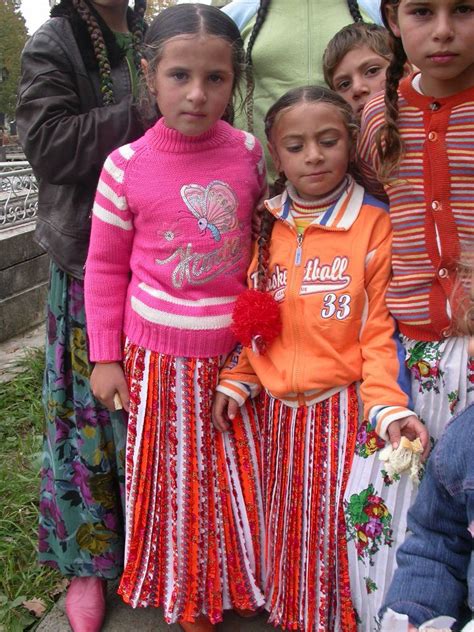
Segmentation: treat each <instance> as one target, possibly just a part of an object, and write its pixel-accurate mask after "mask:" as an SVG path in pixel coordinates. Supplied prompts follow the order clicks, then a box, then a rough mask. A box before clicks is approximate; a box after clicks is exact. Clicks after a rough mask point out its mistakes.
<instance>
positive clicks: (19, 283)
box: [0, 222, 49, 342]
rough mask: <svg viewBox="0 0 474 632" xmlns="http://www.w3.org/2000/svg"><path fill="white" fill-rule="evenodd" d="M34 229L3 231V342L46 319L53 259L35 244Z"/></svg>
mask: <svg viewBox="0 0 474 632" xmlns="http://www.w3.org/2000/svg"><path fill="white" fill-rule="evenodd" d="M34 227H35V223H34V222H28V223H27V224H23V225H21V226H17V227H12V228H6V229H2V230H0V342H1V341H4V340H8V339H9V338H12V337H13V336H16V335H17V334H19V333H22V332H23V331H26V330H28V329H30V328H32V327H34V326H36V325H38V324H39V323H40V322H42V321H43V320H44V318H45V305H46V294H47V283H48V270H49V258H48V255H47V254H46V253H45V252H44V250H42V248H40V247H39V246H38V245H37V244H36V243H35V242H34V241H33V234H34Z"/></svg>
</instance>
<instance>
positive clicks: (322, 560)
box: [263, 386, 362, 632]
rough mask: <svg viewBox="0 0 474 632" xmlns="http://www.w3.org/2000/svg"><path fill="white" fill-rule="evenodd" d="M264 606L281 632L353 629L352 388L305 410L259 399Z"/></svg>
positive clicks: (355, 404) (355, 418) (356, 413)
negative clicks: (349, 531)
mask: <svg viewBox="0 0 474 632" xmlns="http://www.w3.org/2000/svg"><path fill="white" fill-rule="evenodd" d="M263 414H264V423H265V426H264V428H265V432H264V439H263V440H264V458H263V481H264V503H265V533H266V555H265V559H266V577H267V583H266V609H267V610H268V611H269V612H270V619H269V621H270V623H273V624H274V625H278V626H281V627H282V628H283V629H286V630H304V631H305V632H316V631H317V632H336V631H337V632H341V631H342V632H354V631H355V630H356V623H355V617H354V609H353V606H352V601H351V595H350V585H349V571H348V561H347V551H346V526H345V521H344V513H343V507H342V499H343V496H344V489H345V486H346V483H347V479H348V476H349V470H350V467H351V461H352V457H353V451H354V446H355V438H356V433H357V428H358V425H359V417H360V415H361V414H362V413H361V411H360V407H359V401H358V397H357V390H356V387H355V386H350V387H349V388H348V389H346V390H344V391H342V392H340V393H337V394H336V395H333V396H332V397H329V398H328V399H326V400H325V401H322V402H319V403H317V404H314V405H312V406H310V407H305V406H301V407H299V408H289V407H288V406H286V405H285V404H283V403H282V402H281V401H279V400H276V399H273V398H272V397H270V396H268V395H266V396H265V399H264V412H263Z"/></svg>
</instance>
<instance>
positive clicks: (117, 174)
mask: <svg viewBox="0 0 474 632" xmlns="http://www.w3.org/2000/svg"><path fill="white" fill-rule="evenodd" d="M104 171H107V173H108V174H109V175H110V176H112V178H113V179H114V180H115V181H116V182H118V183H119V184H122V182H123V176H124V173H125V172H124V170H123V169H120V167H117V165H116V164H115V163H114V161H113V160H112V157H111V156H109V157H108V158H107V160H106V161H105V162H104Z"/></svg>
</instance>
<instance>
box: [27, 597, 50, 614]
mask: <svg viewBox="0 0 474 632" xmlns="http://www.w3.org/2000/svg"><path fill="white" fill-rule="evenodd" d="M21 605H22V606H23V608H26V609H27V610H28V612H31V614H34V615H35V617H38V618H39V617H42V616H43V614H44V612H45V610H46V604H45V603H44V601H43V600H42V599H36V598H34V599H27V600H26V601H24V602H23V603H22V604H21Z"/></svg>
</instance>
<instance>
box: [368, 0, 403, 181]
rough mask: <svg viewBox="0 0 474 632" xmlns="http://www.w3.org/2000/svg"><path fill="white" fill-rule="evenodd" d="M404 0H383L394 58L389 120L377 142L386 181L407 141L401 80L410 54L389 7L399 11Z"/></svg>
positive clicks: (387, 95) (387, 89) (390, 73)
mask: <svg viewBox="0 0 474 632" xmlns="http://www.w3.org/2000/svg"><path fill="white" fill-rule="evenodd" d="M399 4H400V0H382V5H381V9H382V18H383V22H384V24H385V27H386V28H387V30H388V32H389V34H390V47H391V49H392V58H391V61H390V64H389V66H388V68H387V81H386V83H385V98H384V100H385V122H384V124H383V125H382V126H381V127H380V128H379V129H378V130H377V134H376V136H375V143H376V147H377V153H378V155H379V158H380V166H379V168H378V170H377V177H378V178H379V180H380V181H381V182H386V181H387V180H388V179H389V177H390V175H391V173H392V172H393V171H394V170H395V169H396V168H397V167H398V165H399V164H400V160H401V158H402V155H403V151H404V149H403V141H402V137H401V135H400V130H399V128H398V84H399V83H400V79H401V78H402V77H403V75H404V72H405V64H406V62H407V56H406V53H405V50H404V48H403V44H402V40H401V39H400V38H399V37H396V36H395V35H394V33H393V31H392V29H391V28H390V24H389V21H388V17H387V12H388V11H393V12H394V15H396V12H397V9H398V6H399Z"/></svg>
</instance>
